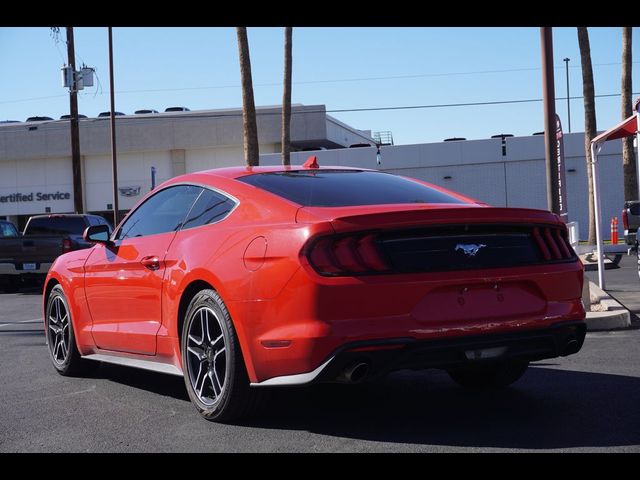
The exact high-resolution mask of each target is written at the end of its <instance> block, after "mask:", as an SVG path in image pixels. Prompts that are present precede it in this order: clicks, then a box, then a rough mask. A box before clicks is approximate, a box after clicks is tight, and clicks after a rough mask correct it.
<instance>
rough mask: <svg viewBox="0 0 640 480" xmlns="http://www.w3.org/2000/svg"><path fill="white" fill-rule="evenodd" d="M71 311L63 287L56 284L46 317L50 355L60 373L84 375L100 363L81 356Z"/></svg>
mask: <svg viewBox="0 0 640 480" xmlns="http://www.w3.org/2000/svg"><path fill="white" fill-rule="evenodd" d="M70 312H71V311H70V309H69V304H68V302H67V298H66V297H65V295H64V291H63V290H62V287H61V286H60V285H56V286H55V287H53V289H52V290H51V294H50V295H49V299H48V300H47V310H46V318H45V328H46V330H47V332H46V334H47V345H48V347H49V357H50V358H51V362H52V363H53V366H54V367H55V369H56V370H57V371H58V373H59V374H60V375H64V376H76V375H83V374H87V373H90V372H91V371H92V370H94V369H95V368H97V367H98V366H99V365H100V364H99V363H98V362H95V361H92V360H84V359H83V358H82V357H81V356H80V352H79V351H78V348H77V346H76V339H75V334H74V331H73V323H72V321H71V313H70Z"/></svg>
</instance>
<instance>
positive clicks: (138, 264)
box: [85, 185, 202, 355]
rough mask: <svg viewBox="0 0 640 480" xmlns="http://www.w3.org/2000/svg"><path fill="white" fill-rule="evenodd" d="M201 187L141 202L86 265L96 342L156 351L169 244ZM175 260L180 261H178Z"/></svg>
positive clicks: (182, 188)
mask: <svg viewBox="0 0 640 480" xmlns="http://www.w3.org/2000/svg"><path fill="white" fill-rule="evenodd" d="M201 192H202V188H201V187H196V186H191V185H176V186H171V187H168V188H165V189H162V190H160V191H159V192H157V193H156V194H154V195H153V196H151V197H149V198H148V199H146V200H145V202H144V203H142V204H141V205H140V206H139V207H138V208H137V209H136V210H135V211H134V212H133V213H132V214H131V215H129V217H127V219H126V220H125V221H124V223H123V224H122V225H121V226H120V228H119V229H118V231H117V232H115V234H114V235H113V237H112V239H113V240H114V243H113V245H103V244H99V245H96V246H95V247H94V248H93V250H92V252H91V255H90V256H89V258H88V259H87V262H86V263H85V291H86V298H87V303H88V306H89V311H90V312H91V317H92V321H93V324H92V333H93V339H94V341H95V342H96V345H97V346H98V347H99V348H101V349H103V350H112V351H120V352H131V353H140V354H146V355H154V354H155V353H156V335H157V332H158V330H159V328H160V325H161V324H162V308H161V305H162V302H161V298H162V289H163V279H164V274H165V270H166V268H165V266H166V265H167V262H171V261H172V259H168V258H167V257H166V255H167V251H168V250H169V246H170V245H171V242H172V241H173V238H174V237H175V234H176V231H178V230H179V229H180V227H181V226H182V223H183V221H184V218H185V216H186V215H187V213H188V212H189V210H190V208H191V206H192V205H193V203H194V202H195V200H196V199H197V198H198V196H199V195H200V193H201ZM173 260H175V259H173Z"/></svg>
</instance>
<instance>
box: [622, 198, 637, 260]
mask: <svg viewBox="0 0 640 480" xmlns="http://www.w3.org/2000/svg"><path fill="white" fill-rule="evenodd" d="M622 226H623V227H624V241H625V243H626V244H627V245H630V246H632V247H634V248H635V247H636V246H637V238H636V233H637V231H638V227H640V201H637V200H634V201H628V202H624V208H623V209H622Z"/></svg>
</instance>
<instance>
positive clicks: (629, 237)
mask: <svg viewBox="0 0 640 480" xmlns="http://www.w3.org/2000/svg"><path fill="white" fill-rule="evenodd" d="M624 242H625V243H626V244H627V245H635V244H636V232H629V231H628V230H625V231H624Z"/></svg>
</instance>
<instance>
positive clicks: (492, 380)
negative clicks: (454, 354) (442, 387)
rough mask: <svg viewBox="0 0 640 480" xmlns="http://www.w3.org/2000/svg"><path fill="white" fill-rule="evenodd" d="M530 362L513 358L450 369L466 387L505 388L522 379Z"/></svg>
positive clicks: (450, 374)
mask: <svg viewBox="0 0 640 480" xmlns="http://www.w3.org/2000/svg"><path fill="white" fill-rule="evenodd" d="M528 366H529V362H527V361H524V360H511V361H505V362H499V363H491V364H485V365H471V366H465V367H460V368H455V369H451V370H449V371H448V373H449V376H450V377H451V378H452V379H453V381H455V382H456V383H457V384H459V385H461V386H463V387H465V388H505V387H508V386H509V385H511V384H512V383H514V382H515V381H517V380H518V379H520V377H522V375H524V373H525V372H526V370H527V367H528Z"/></svg>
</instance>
